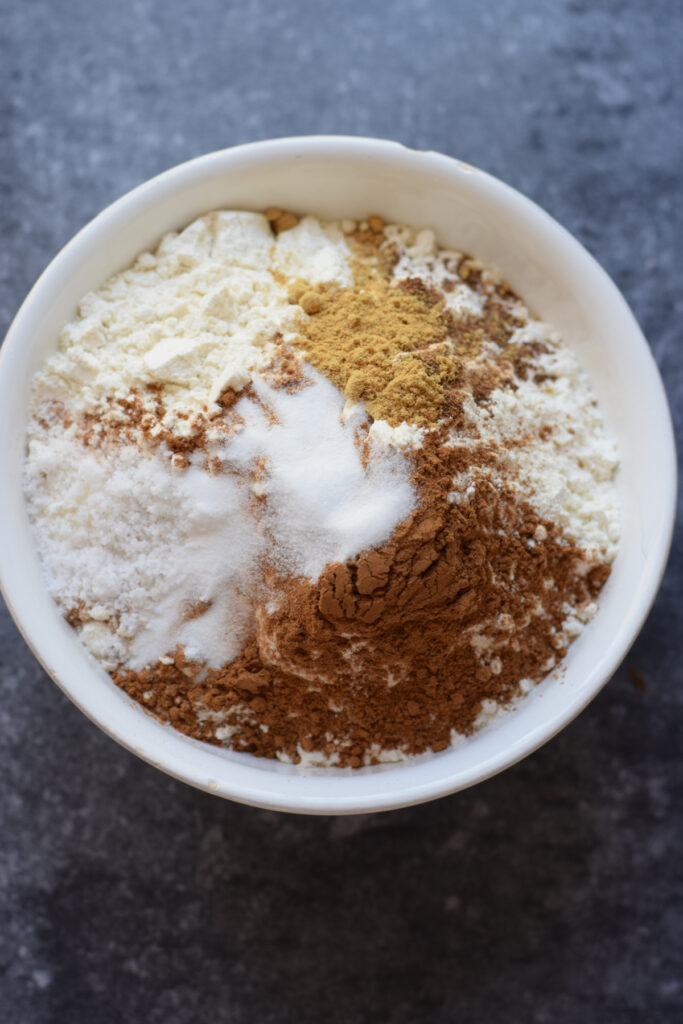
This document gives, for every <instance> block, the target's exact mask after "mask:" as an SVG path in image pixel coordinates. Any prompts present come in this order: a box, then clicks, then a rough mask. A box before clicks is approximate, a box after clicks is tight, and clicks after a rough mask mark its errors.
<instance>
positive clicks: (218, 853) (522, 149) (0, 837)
mask: <svg viewBox="0 0 683 1024" xmlns="http://www.w3.org/2000/svg"><path fill="white" fill-rule="evenodd" d="M0 25H1V26H2V34H1V36H0V105H1V106H0V131H1V133H2V137H1V140H0V189H1V195H2V202H1V203H0V232H1V237H2V239H3V245H2V247H0V336H1V335H2V333H4V330H5V328H6V326H7V325H8V324H9V321H10V319H11V317H12V315H13V314H14V312H15V310H16V308H17V307H18V305H19V303H20V301H21V299H22V298H23V296H24V294H25V292H26V291H27V290H28V288H29V286H30V285H31V284H32V282H33V281H34V279H35V278H36V276H37V275H38V273H39V272H40V271H41V270H42V269H43V267H44V266H45V264H46V263H47V262H48V260H49V259H50V258H51V257H52V256H53V254H54V253H55V252H57V250H58V249H59V248H60V247H61V246H62V245H63V244H64V243H65V242H66V241H67V240H68V239H69V237H70V236H71V235H72V234H73V233H74V232H75V231H76V230H77V229H78V228H80V227H81V226H82V225H83V224H84V223H85V222H86V221H87V220H89V219H90V217H92V216H93V214H95V213H96V212H97V211H98V210H99V209H100V208H101V207H102V206H104V205H105V204H106V203H108V202H110V201H111V200H113V199H115V198H116V197H117V196H119V195H120V194H121V193H122V192H124V191H126V190H127V189H129V188H130V187H131V186H133V185H136V184H137V183H139V182H140V181H142V180H143V179H145V178H147V177H149V176H150V175H152V174H154V173H156V172H157V171H160V170H163V169H164V168H166V167H168V166H171V165H172V164H175V163H178V162H179V161H182V160H185V159H187V158H188V157H192V156H195V155H197V154H200V153H203V152H206V151H208V150H212V149H218V148H220V147H223V146H228V145H231V144H233V143H238V142H245V141H250V140H254V139H261V138H268V137H272V136H279V135H288V134H305V133H314V132H340V133H350V134H368V135H377V136H386V137H393V138H397V139H400V140H401V141H403V142H405V143H408V144H410V145H414V146H417V147H419V148H429V149H436V150H442V151H443V152H445V153H451V154H454V155H457V156H458V157H461V158H462V159H464V160H466V161H469V162H471V163H474V164H477V165H479V166H481V167H483V168H486V169H487V170H489V171H492V172H493V173H494V174H497V175H499V176H500V177H502V178H503V179H505V180H506V181H508V182H510V183H511V184H513V185H516V186H517V187H518V188H520V189H521V190H522V191H523V192H525V193H527V194H528V195H530V196H531V197H532V198H533V199H535V200H537V201H538V202H539V203H541V204H542V205H543V206H544V207H546V209H548V210H549V211H550V212H551V213H552V214H554V215H555V216H556V217H557V218H558V219H559V220H560V221H561V222H562V223H563V224H565V225H566V227H568V228H569V230H570V231H572V232H574V233H575V234H576V235H577V236H578V237H579V238H580V239H581V240H582V241H583V242H584V243H585V244H586V245H587V246H588V248H589V249H590V250H591V251H592V252H593V253H594V254H595V255H596V257H597V258H598V260H599V261H600V262H601V263H602V264H603V265H604V266H605V267H606V269H607V270H608V271H609V272H610V273H611V274H612V275H613V277H614V278H615V279H616V281H617V282H618V284H619V285H620V286H621V288H622V289H623V290H624V293H625V294H626V296H627V298H628V300H629V302H630V303H631V305H632V307H633V309H634V311H635V313H636V315H637V317H638V318H639V320H640V322H641V324H642V326H643V328H644V329H645V332H646V334H647V336H648V337H649V339H650V341H651V344H652V346H653V349H654V351H655V354H656V357H657V360H658V362H659V364H660V366H661V368H662V370H663V372H664V376H665V381H666V384H667V387H668V389H669V394H670V397H671V400H672V406H673V408H674V415H675V418H676V421H677V427H678V430H679V436H680V432H681V427H682V426H683V424H682V420H681V414H680V412H679V411H678V408H677V406H678V407H680V404H681V399H682V398H683V374H682V368H683V357H682V353H681V328H680V324H681V319H682V316H683V308H682V307H683V303H682V301H681V296H682V295H683V279H682V276H681V269H682V260H681V256H682V250H683V215H682V202H681V199H682V196H681V190H680V179H681V168H682V167H683V133H682V130H681V110H682V109H683V80H682V78H683V76H682V69H683V9H682V8H681V4H680V3H679V2H678V0H650V2H648V3H645V2H637V0H618V2H617V0H615V2H609V0H596V2H553V0H551V2H543V0H495V2H490V3H484V2H476V0H475V2H472V0H468V2H464V3H463V2H447V0H442V2H431V3H430V2H420V0H394V2H392V3H386V2H376V3H372V2H368V0H345V2H344V3H342V2H340V0H337V2H331V0H318V2H313V0H310V2H308V0H307V2H299V3H290V4H287V3H268V2H265V0H244V2H243V3H240V4H237V3H232V2H225V3H221V2H219V0H194V2H193V3H184V2H180V0H165V2H162V0H160V2H158V3H154V2H152V0H123V2H122V0H117V2H111V3H109V4H105V3H100V2H96V3H93V2H92V0H51V2H50V0H26V2H24V3H20V2H18V0H17V2H14V3H9V2H7V0H3V2H2V3H0ZM0 488H1V483H0ZM0 494H1V491H0ZM0 500H1V498H0ZM682 570H683V550H682V540H681V534H680V531H679V533H678V535H677V538H676V540H675V544H674V551H673V554H672V559H671V562H670V565H669V570H668V573H667V576H666V579H665V581H664V586H663V588H662V591H661V593H660V596H659V599H658V601H657V603H656V605H655V608H654V611H653V612H652V615H651V616H650V619H649V622H648V624H647V626H646V628H645V629H644V631H643V633H642V635H641V637H640V639H639V641H638V642H637V644H636V646H635V648H634V650H633V651H632V653H631V655H630V656H629V659H628V661H627V663H626V666H624V668H622V670H621V671H620V672H619V673H618V674H617V676H616V677H615V679H614V680H613V682H612V683H611V684H610V685H609V686H608V687H607V688H606V689H605V691H604V692H603V693H602V694H601V695H600V697H599V698H598V699H597V700H596V701H595V702H594V703H593V704H592V705H591V707H590V708H589V709H588V710H587V711H585V712H584V714H583V715H582V716H581V717H580V718H579V719H578V720H577V721H576V722H575V723H574V724H573V725H571V726H570V727H569V728H568V729H567V730H566V731H565V732H564V733H563V734H562V735H560V736H559V737H558V738H556V739H555V740H554V741H553V742H551V743H550V744H549V745H548V746H546V747H545V748H544V749H542V750H541V751H539V752H538V753H537V754H535V755H534V756H533V757H531V758H529V759H528V760H526V761H525V762H523V763H522V764H520V765H518V766H517V767H515V768H513V769H511V770H510V771H508V772H506V773H505V774H504V775H502V776H499V777H498V778H496V779H493V780H492V781H490V782H488V783H486V784H484V785H482V786H479V787H478V788H476V789H474V790H470V791H469V792H466V793H462V794H460V795H456V796H453V797H451V798H449V799H445V800H441V801H439V802H437V803H434V804H431V805H428V806H423V807H418V808H414V809H411V810H406V811H399V812H394V813H390V814H384V815H374V816H369V817H365V818H361V817H354V818H346V819H332V818H329V819H306V818H300V817H288V816H278V815H276V814H272V813H267V812H262V811H256V810H252V809H250V808H246V807H239V806H236V805H232V804H229V803H225V802H221V801H220V800H218V799H216V798H213V797H210V796H205V795H203V794H201V793H198V792H195V791H193V790H191V789H189V788H188V787H186V786H184V785H182V784H180V783H176V782H173V781H172V780H170V779H168V778H166V777H165V776H163V775H161V774H160V773H158V772H156V771H155V770H154V769H152V768H149V767H147V766H146V765H144V764H142V763H141V762H139V761H138V760H136V759H135V758H134V757H133V756H132V755H130V754H128V753H126V752H125V751H124V750H122V749H119V747H117V746H116V745H115V744H114V743H113V742H111V741H110V740H109V739H107V738H106V737H105V736H104V735H102V734H100V733H99V732H98V730H97V729H96V728H95V727H94V726H92V725H91V724H90V723H89V722H87V721H86V720H85V719H84V718H83V717H82V716H81V715H80V713H79V712H78V711H76V709H75V708H74V707H72V706H71V705H70V704H69V703H68V702H67V700H66V699H65V698H64V697H63V696H62V695H61V694H60V692H59V691H58V690H57V688H56V687H55V686H54V685H53V684H52V683H51V682H50V681H49V679H48V678H47V677H46V676H45V674H44V673H43V672H42V671H41V669H40V668H39V667H38V665H37V664H36V662H35V661H34V660H33V658H32V656H31V654H30V653H29V651H28V650H27V648H26V647H25V646H24V644H23V642H22V641H21V639H20V637H19V635H18V633H17V631H16V629H15V627H14V625H13V624H12V622H11V620H10V618H9V616H8V615H7V613H6V612H5V611H4V609H3V610H2V612H1V613H0V645H1V646H0V686H1V688H2V689H1V694H2V697H1V703H0V729H1V735H2V750H1V754H0V758H1V760H0V801H1V803H0V812H1V822H0V853H1V856H0V886H1V892H2V896H1V904H0V914H1V917H2V919H1V920H0V1020H1V1021H2V1022H8V1024H15V1022H16V1024H24V1022H30V1024H33V1022H35V1024H100V1022H102V1024H105V1022H106V1024H109V1022H112V1024H114V1022H117V1024H118V1022H121V1024H137V1022H143V1024H186V1022H187V1024H189V1022H204V1021H212V1022H217V1024H222V1022H230V1024H233V1022H234V1024H241V1022H245V1024H269V1022H273V1024H284V1022H289V1021H295V1022H297V1024H309V1022H311V1024H318V1022H320V1021H333V1022H344V1024H355V1022H380V1024H422V1022H429V1024H432V1022H437V1024H440V1022H450V1021H457V1022H458V1024H470V1022H471V1024H479V1022H483V1021H485V1022H487V1024H499V1022H500V1024H503V1022H504V1024H507V1022H517V1021H520V1022H521V1021H524V1022H526V1021H534V1022H538V1024H541V1022H553V1024H574V1022H578V1021H581V1022H582V1024H585V1022H600V1024H605V1022H607V1024H610V1022H628V1024H631V1022H633V1024H640V1022H643V1021H647V1022H648V1024H659V1022H670V1021H671V1022H673V1021H678V1020H681V1019H682V1015H683V980H682V979H683V952H682V942H683V927H682V921H681V914H682V911H683V891H682V890H683V881H682V879H683V872H682V871H681V863H682V854H683V851H682V850H681V839H682V837H683V826H682V823H681V806H682V799H681V798H682V796H683V793H682V790H683V784H682V782H683V780H682V773H681V748H682V746H683V742H682V741H683V733H682V729H681V720H682V714H683V670H682V668H681V660H682V659H681V653H682V652H681V639H680V635H681V625H680V607H681V598H682V597H683V593H682V591H683V575H682ZM628 666H635V667H636V668H637V669H638V670H639V671H640V672H641V673H642V676H643V677H644V679H645V680H646V682H647V687H646V689H645V690H644V691H642V692H641V690H639V689H637V688H636V687H635V686H634V685H632V682H631V681H630V679H629V673H628Z"/></svg>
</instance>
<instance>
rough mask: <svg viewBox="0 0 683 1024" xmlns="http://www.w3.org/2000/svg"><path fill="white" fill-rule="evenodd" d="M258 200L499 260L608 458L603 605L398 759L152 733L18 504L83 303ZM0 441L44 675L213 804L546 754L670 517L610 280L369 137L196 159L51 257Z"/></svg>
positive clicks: (658, 390)
mask: <svg viewBox="0 0 683 1024" xmlns="http://www.w3.org/2000/svg"><path fill="white" fill-rule="evenodd" d="M268 206H281V207H284V208H288V209H294V210H298V211H305V212H310V213H314V214H316V215H318V216H321V217H324V218H343V217H356V218H362V217H364V216H367V215H368V214H369V213H378V214H380V215H381V216H383V217H384V218H385V219H387V220H390V221H397V222H403V223H409V224H414V225H416V226H422V225H429V226H432V227H434V228H435V230H436V232H437V236H438V241H439V242H440V243H441V244H442V245H445V246H448V247H454V248H458V249H461V250H465V251H468V252H470V253H472V254H474V255H476V256H478V257H480V258H481V259H483V260H485V261H488V262H491V263H494V264H496V265H497V266H498V267H500V269H501V270H502V271H503V273H504V275H505V276H506V277H507V279H508V280H509V281H510V283H511V285H512V287H513V288H514V289H515V290H516V291H517V292H518V293H519V294H521V295H522V296H523V298H524V299H525V301H526V302H527V304H528V305H529V306H530V307H531V308H532V309H533V310H534V311H535V312H536V313H537V314H538V315H539V316H540V317H541V318H542V319H544V320H547V321H549V322H550V323H551V324H552V325H553V326H554V327H555V328H556V329H557V330H559V332H560V333H561V334H562V336H563V337H564V339H565V340H566V341H567V342H568V343H569V344H570V345H571V346H572V347H573V348H574V349H575V350H576V351H577V353H578V355H579V357H580V359H581V360H582V361H583V364H584V366H585V367H586V368H587V370H588V372H589V373H590V375H591V377H592V380H593V382H594V385H595V388H596V390H597V393H598V396H599V400H600V402H601V405H602V408H603V410H604V413H605V417H606V420H607V423H608V427H609V429H610V430H611V431H612V433H613V434H614V435H615V436H616V438H617V441H618V443H619V446H620V450H621V458H622V465H621V469H620V472H619V478H618V487H619V492H620V495H621V501H622V504H623V528H622V539H621V545H620V549H619V553H618V555H617V558H616V560H615V562H614V566H613V571H612V575H611V577H610V579H609V582H608V584H607V586H606V587H605V589H604V591H603V593H602V595H601V599H600V606H599V611H598V613H597V614H596V616H595V618H594V619H593V621H592V622H591V623H590V624H589V625H588V627H587V628H586V629H585V631H584V632H583V634H582V635H581V636H580V637H579V639H578V640H577V641H576V642H575V643H574V644H573V645H572V647H571V648H570V651H569V653H568V655H567V657H566V659H565V660H564V662H563V663H562V666H561V670H560V671H559V672H555V673H553V675H551V676H550V677H549V678H548V679H546V680H545V681H544V682H543V683H541V684H540V685H539V686H538V687H537V688H536V689H535V690H533V691H532V693H530V694H529V695H528V696H527V697H526V698H524V699H523V700H522V701H521V702H520V703H519V705H518V707H517V708H516V709H515V710H512V711H510V712H509V713H507V714H505V715H504V716H503V717H502V718H501V719H500V720H498V721H497V722H496V723H495V724H493V725H491V726H489V727H487V728H486V729H484V730H482V731H481V732H479V733H478V734H476V735H474V736H473V737H472V738H471V739H469V740H467V741H466V742H464V743H462V744H461V745H459V746H457V747H455V748H453V749H450V750H447V751H444V752H442V753H439V754H436V755H433V756H427V757H424V758H421V759H418V760H415V761H412V762H411V761H409V762H406V763H403V764H399V765H396V766H383V767H379V768H368V769H362V770H360V771H351V770H347V771H341V770H338V769H337V770H334V769H332V770H322V769H318V770H310V769H309V770H302V769H298V768H294V767H291V766H285V765H282V764H279V763H273V762H270V761H264V760H260V759H257V758H253V757H250V756H249V755H236V754H232V753H230V752H224V751H222V750H219V749H217V748H214V747H210V746H208V745H205V744H202V743H199V742H196V741H193V740H190V739H188V738H186V737H185V736H183V735H181V734H180V733H177V732H175V731H174V730H173V729H172V728H170V727H169V726H165V725H161V724H160V723H158V722H157V721H156V720H155V719H153V718H152V717H150V716H149V715H148V714H146V713H145V712H143V711H142V710H141V709H140V708H139V707H138V706H137V705H136V704H134V703H133V702H132V701H131V700H130V698H129V697H127V696H126V695H125V694H124V693H123V692H122V691H121V690H119V689H117V687H116V686H114V684H113V683H112V682H111V681H110V679H109V677H108V676H107V675H106V673H105V672H104V670H103V669H102V668H101V667H100V666H99V665H98V664H97V663H96V662H95V661H94V660H93V659H92V658H91V656H90V655H89V654H88V653H87V652H86V650H85V649H84V648H83V647H82V646H81V644H80V642H79V640H78V638H77V636H76V634H75V632H74V631H73V630H72V629H70V627H69V626H68V625H67V624H66V622H65V621H64V620H63V618H62V617H61V615H60V614H59V612H58V610H57V608H56V606H55V604H54V603H53V601H52V599H51V598H50V596H49V594H48V593H47V590H46V587H45V583H44V581H43V577H42V575H41V570H40V566H39V564H38V561H37V557H36V554H35V552H34V548H33V544H32V540H31V534H30V531H29V524H28V520H27V514H26V508H25V503H24V498H23V492H22V463H23V459H24V453H25V432H26V422H27V415H28V407H29V389H30V381H31V377H32V375H33V373H34V372H35V370H36V369H37V368H38V367H39V366H40V365H41V363H42V362H43V360H44V359H45V358H46V356H47V355H49V354H50V353H51V352H52V351H53V350H54V349H55V347H56V343H57V335H58V332H59V330H60V328H61V327H62V326H63V325H64V324H65V323H66V322H67V321H68V320H69V319H71V318H72V316H73V315H74V313H75V311H76V307H77V304H78V301H79V299H80V298H81V297H82V296H83V294H84V293H85V292H87V291H88V290H89V289H92V288H95V287H97V286H98V285H99V284H101V283H102V282H103V281H104V280H105V279H106V278H107V277H108V276H109V275H110V274H112V273H113V272H115V271H117V270H120V269H122V268H123V267H125V266H126V265H127V264H129V263H130V262H131V261H132V260H133V259H134V257H135V256H136V255H137V254H138V253H139V252H141V251H142V250H144V249H147V248H149V247H152V246H154V244H155V242H156V241H157V240H158V239H159V237H160V236H161V235H162V234H163V233H164V232H166V231H169V230H171V229H176V228H182V227H183V226H184V225H186V224H188V223H189V222H190V221H191V220H192V219H193V218H195V217H197V216H198V215H200V214H202V213H205V212H207V211H208V210H211V209H215V208H220V207H222V208H232V209H235V208H246V209H256V210H261V209H264V208H265V207H268ZM0 437H2V439H3V444H2V449H1V450H0V480H2V501H1V502H0V538H2V542H1V547H0V583H1V586H2V592H3V594H4V597H5V600H6V601H7V604H8V606H9V609H10V611H11V613H12V615H13V617H14V619H15V621H16V623H17V625H18V627H19V629H20V630H21V632H22V634H23V636H24V638H25V640H26V642H27V643H28V644H29V646H30V647H31V649H32V650H33V652H34V654H35V655H36V657H37V658H38V659H39V661H40V662H41V664H42V665H43V666H44V668H45V670H46V671H47V672H48V673H49V674H50V676H52V678H53V679H54V681H55V682H56V683H57V684H58V685H59V686H60V687H61V688H62V690H63V691H64V692H65V693H66V694H67V695H68V696H69V697H70V698H71V700H72V701H73V702H74V703H75V704H76V705H77V706H78V707H79V708H80V709H81V711H83V712H84V713H85V714H86V715H88V717H89V718H91V719H92V720H93V721H94V722H95V723H96V724H97V725H99V726H100V728H101V729H103V730H104V731H105V732H106V733H107V734H108V735H110V736H112V737H113V738H114V739H116V740H117V741H118V742H119V743H121V744H123V745H124V746H125V747H127V748H128V749H129V750H131V751H133V752H134V753H136V754H137V755H138V756H140V757H142V758H144V759H145V760H146V761H148V762H150V764H153V765H155V766H156V767H158V768H161V769H162V770H163V771H166V772H168V773H170V774H171V775H173V776H175V777H176V778H179V779H183V780H184V781H185V782H188V783H190V784H191V785H194V786H197V787H199V788H201V789H204V790H207V791H208V792H212V793H215V794H217V795H219V796H223V797H228V798H230V799H233V800H238V801H241V802H243V803H248V804H255V805H257V806H260V807H266V808H273V809H278V810H286V811H296V812H305V813H312V814H342V813H357V812H363V811H378V810H385V809H388V808H394V807H402V806H406V805H409V804H415V803H419V802H421V801H425V800H431V799H433V798H435V797H439V796H442V795H444V794H446V793H452V792H454V791H455V790H459V789H463V788H464V787H466V786H471V785H473V784H474V783H477V782H481V781H482V780H483V779H486V778H488V777H489V776H491V775H494V774H495V773H496V772H499V771H501V770H502V769H504V768H507V767H509V766H510V765H511V764H514V763H515V762H516V761H518V760H519V759H520V758H522V757H525V756H526V755H527V754H529V753H530V752H531V751H533V750H535V749H536V748H537V747H539V746H540V745H541V744H542V743H545V741H546V740H548V739H550V737H551V736H553V735H555V733H557V732H558V731H559V730H560V729H562V728H563V727H564V726H565V725H567V723H568V722H570V721H571V720H572V719H573V718H574V717H575V715H577V714H578V713H579V711H581V710H582V708H584V707H585V706H586V704H588V702H589V701H590V700H591V699H592V698H593V697H594V696H595V695H596V694H597V693H598V691H599V690H600V688H601V687H602V686H603V685H604V683H605V682H606V681H607V680H608V679H609V678H610V676H611V675H612V674H613V673H614V671H615V669H616V668H617V666H618V665H619V663H620V662H621V660H622V659H623V657H624V655H625V654H626V652H627V650H628V649H629V647H630V646H631V644H632V643H633V640H634V639H635V637H636V635H637V633H638V631H639V629H640V628H641V626H642V624H643V621H644V619H645V617H646V615H647V613H648V610H649V609H650V606H651V604H652V601H653V599H654V596H655V593H656V591H657V588H658V586H659V583H660V580H661V576H662V573H663V570H664V566H665V563H666V558H667V553H668V549H669V545H670V540H671V533H672V527H673V521H674V509H675V491H676V470H675V452H674V442H673V434H672V428H671V422H670V417H669V412H668V408H667V402H666V398H665V394H664V390H663V387H662V382H661V380H660V377H659V374H658V372H657V368H656V366H655V363H654V361H653V359H652V356H651V354H650V350H649V348H648V346H647V343H646V341H645V339H644V338H643V335H642V334H641V332H640V329H639V328H638V325H637V323H636V321H635V319H634V318H633V316H632V314H631V312H630V311H629V308H628V306H627V305H626V302H625V301H624V299H623V298H622V296H621V295H620V293H619V291H618V290H617V288H616V287H615V285H614V284H613V283H612V281H611V280H610V279H609V277H608V276H607V275H606V274H605V272H604V271H603V270H602V269H601V268H600V267H599V266H598V264H597V263H596V262H595V260H594V259H593V258H592V257H591V256H590V255H589V254H588V253H587V252H586V250H585V249H584V248H582V246H581V245H580V244H579V243H578V242H577V241H576V240H575V239H574V238H572V237H571V235H569V234H568V233H567V232H566V231H565V230H564V229H563V228H562V227H560V225H559V224H557V223H556V222H555V221H554V220H553V219H552V218H551V217H549V216H548V215H547V214H546V213H544V212H543V210H541V209H539V207H538V206H536V205H534V203H532V202H530V201H529V200H528V199H525V198H524V197H523V196H522V195H520V194H519V193H518V192H516V191H515V190H514V189H512V188H510V187H509V186H507V185H505V184H503V183H502V182H501V181H498V180H496V179H495V178H493V177H491V176H490V175H488V174H485V173H483V172H482V171H479V170H476V169H475V168H473V167H470V166H468V165H467V164H464V163H461V162H460V161H458V160H454V159H451V158H449V157H446V156H441V155H439V154H437V153H425V152H415V151H413V150H410V149H406V148H405V147H403V146H401V145H399V144H397V143H395V142H388V141H381V140H376V139H362V138H343V137H326V136H318V137H311V138H294V139H278V140H275V141H269V142H259V143H254V144H252V145H246V146H239V147H236V148H234V149H227V150H224V151H222V152H217V153H211V154H208V155H207V156H203V157H199V158H198V159H196V160H192V161H190V162H189V163H186V164H182V165H180V166H178V167H174V168H173V169H171V170H170V171H167V172H166V173H164V174H161V175H159V176H158V177H156V178H153V179H152V180H150V181H148V182H146V183H145V184H143V185H141V186H140V187H139V188H136V189H134V190H133V191H132V192H129V193H128V194H127V195H125V196H123V198H121V199H119V200H118V201H117V202H115V203H113V204H112V205H111V206H110V207H108V208H107V209H106V210H104V211H103V212H102V213H101V214H100V215H99V216H98V217H96V218H95V219H94V220H93V221H91V223H90V224H88V225H87V226H86V227H85V228H83V230H82V231H80V232H79V234H78V235H76V237H75V238H74V239H73V240H72V241H71V242H69V244H68V245H67V246H65V248H64V249H63V250H62V251H61V252H60V253H59V254H58V255H57V256H56V257H55V259H54V260H53V261H52V263H51V264H50V265H49V266H48V268H47V270H45V272H44V273H43V275H42V276H41V277H40V279H39V280H38V282H37V283H36V285H35V286H34V288H33V289H32V291H31V292H30V294H29V295H28V297H27V299H26V301H25V302H24V304H23V305H22V307H21V309H20V310H19V312H18V314H17V316H16V319H15V320H14V323H13V324H12V326H11V328H10V331H9V333H8V335H7V338H6V340H5V342H4V345H3V347H2V355H1V357H0Z"/></svg>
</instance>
